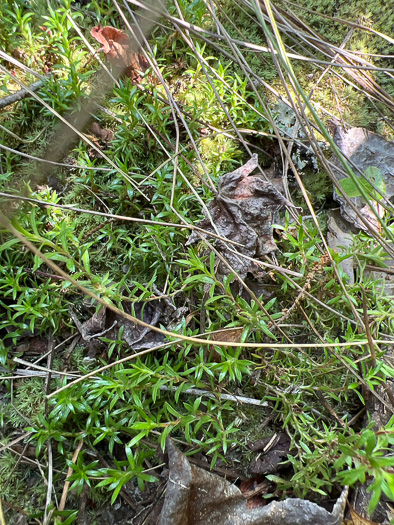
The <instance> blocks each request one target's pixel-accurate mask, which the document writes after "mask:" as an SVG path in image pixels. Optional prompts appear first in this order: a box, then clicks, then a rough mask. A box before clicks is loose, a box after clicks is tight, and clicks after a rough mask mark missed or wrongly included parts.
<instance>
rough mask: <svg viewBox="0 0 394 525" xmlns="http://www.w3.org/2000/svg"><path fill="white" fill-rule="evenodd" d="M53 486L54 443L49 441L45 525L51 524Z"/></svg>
mask: <svg viewBox="0 0 394 525" xmlns="http://www.w3.org/2000/svg"><path fill="white" fill-rule="evenodd" d="M52 486H53V457H52V441H51V439H50V438H49V439H48V485H47V497H46V501H45V513H44V516H45V519H44V525H49V524H50V523H51V519H52V514H53V509H51V510H49V507H50V505H51V502H52Z"/></svg>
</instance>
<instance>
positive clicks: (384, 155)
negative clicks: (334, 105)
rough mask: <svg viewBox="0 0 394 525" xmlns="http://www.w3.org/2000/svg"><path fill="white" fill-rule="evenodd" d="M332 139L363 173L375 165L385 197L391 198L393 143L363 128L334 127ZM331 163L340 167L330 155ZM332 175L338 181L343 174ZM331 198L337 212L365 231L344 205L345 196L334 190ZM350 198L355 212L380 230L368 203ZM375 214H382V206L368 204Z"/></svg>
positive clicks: (349, 208) (393, 177)
mask: <svg viewBox="0 0 394 525" xmlns="http://www.w3.org/2000/svg"><path fill="white" fill-rule="evenodd" d="M334 142H335V143H336V145H337V146H338V147H339V148H340V150H341V151H342V153H344V154H345V155H346V156H347V157H349V158H350V160H351V161H352V163H353V164H354V165H355V166H356V167H357V168H358V169H359V170H360V171H361V172H362V173H364V172H365V170H366V169H367V168H370V167H375V168H378V169H379V170H380V173H381V175H382V177H383V179H384V182H385V186H386V194H385V196H386V198H388V199H391V197H393V195H394V176H393V175H394V171H393V165H394V142H392V141H388V140H386V139H385V138H384V137H382V136H380V135H378V134H377V133H372V132H371V131H368V130H366V129H364V128H350V129H349V130H348V131H345V130H344V129H342V128H341V127H340V126H337V127H336V130H335V134H334ZM332 162H333V164H334V165H335V166H337V167H338V168H340V167H341V166H342V165H341V162H340V161H339V159H338V158H337V157H335V156H333V158H332ZM333 171H334V175H335V177H336V179H337V180H338V181H340V180H342V179H343V178H344V177H346V175H345V174H343V173H342V172H340V171H338V170H337V169H334V170H333ZM334 199H335V200H336V201H337V202H339V204H340V206H341V215H342V217H343V218H344V219H345V220H346V221H348V222H349V223H350V224H352V225H353V226H356V227H357V228H359V229H361V230H364V231H366V232H367V233H368V231H369V230H368V228H367V227H366V226H365V224H364V223H363V222H362V221H361V220H360V218H359V217H358V214H357V213H356V212H355V211H354V210H353V209H352V208H351V207H350V206H349V205H348V204H347V202H346V201H345V199H344V198H343V197H342V196H341V195H339V193H337V192H336V191H335V190H334ZM350 201H351V202H352V203H353V204H354V205H355V207H356V208H357V209H358V213H359V214H361V215H363V216H364V218H365V219H366V220H367V222H369V223H370V225H371V227H372V228H373V229H374V230H376V229H377V228H378V229H380V224H379V221H378V220H377V218H376V217H375V215H374V213H373V212H372V211H371V209H370V206H366V205H365V201H364V200H363V199H362V198H361V197H352V198H350ZM372 205H373V206H374V208H375V210H376V211H377V212H378V214H379V216H382V214H383V213H384V209H383V207H382V206H380V205H379V204H378V203H377V202H376V201H375V202H373V203H372Z"/></svg>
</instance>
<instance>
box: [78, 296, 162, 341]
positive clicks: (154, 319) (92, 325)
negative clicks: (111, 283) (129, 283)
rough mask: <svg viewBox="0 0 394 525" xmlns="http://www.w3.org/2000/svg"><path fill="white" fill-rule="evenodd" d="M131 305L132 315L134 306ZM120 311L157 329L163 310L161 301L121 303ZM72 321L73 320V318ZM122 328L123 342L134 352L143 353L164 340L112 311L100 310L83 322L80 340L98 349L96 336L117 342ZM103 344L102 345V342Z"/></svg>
mask: <svg viewBox="0 0 394 525" xmlns="http://www.w3.org/2000/svg"><path fill="white" fill-rule="evenodd" d="M133 305H134V312H133V309H132V307H133ZM123 309H124V311H125V312H126V313H128V314H131V315H133V316H135V317H137V319H140V320H142V321H145V322H146V323H149V324H150V325H153V326H157V324H158V323H159V319H160V316H161V314H162V311H163V306H162V302H161V301H155V303H154V304H153V302H150V303H138V302H136V303H134V304H133V303H131V302H124V303H123ZM74 321H75V319H74ZM121 326H123V333H122V339H123V341H125V342H126V343H127V344H128V345H129V346H130V348H132V349H133V350H143V349H147V348H152V347H154V346H157V345H159V344H160V343H162V342H163V341H164V336H163V335H162V334H160V333H158V332H154V331H153V330H151V329H150V328H146V327H144V326H140V325H137V324H135V323H133V322H132V321H129V320H128V319H125V318H124V317H122V316H120V315H116V314H115V313H114V312H112V310H107V308H105V307H104V308H101V309H100V310H99V311H98V312H97V313H95V314H94V315H93V316H92V317H91V318H90V319H88V320H87V321H85V322H84V323H82V325H80V327H79V331H80V333H81V335H82V338H83V339H84V341H86V342H87V343H93V345H90V346H100V341H99V339H98V338H99V337H106V338H107V339H112V340H116V339H118V333H119V329H120V327H121ZM101 345H102V343H101Z"/></svg>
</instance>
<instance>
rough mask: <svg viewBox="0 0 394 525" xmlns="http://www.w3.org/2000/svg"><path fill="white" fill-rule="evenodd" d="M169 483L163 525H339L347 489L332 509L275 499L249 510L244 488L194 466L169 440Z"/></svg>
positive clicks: (161, 519) (313, 504)
mask: <svg viewBox="0 0 394 525" xmlns="http://www.w3.org/2000/svg"><path fill="white" fill-rule="evenodd" d="M167 451H168V463H169V482H168V486H167V491H166V495H165V499H164V504H163V507H162V510H161V514H160V521H159V523H160V525H170V523H171V524H173V525H181V524H183V523H189V524H190V525H200V524H201V525H202V524H203V523H217V524H218V525H234V524H238V523H239V524H241V523H242V524H247V525H297V524H300V525H301V524H303V525H308V524H310V525H340V524H341V523H342V519H343V513H344V509H345V505H346V498H347V493H348V490H347V488H346V489H344V490H343V492H342V494H341V496H340V497H339V499H338V501H337V502H336V503H335V505H334V508H333V510H332V512H327V511H326V510H325V509H323V508H321V507H319V506H318V505H316V504H315V503H310V502H309V501H303V500H300V499H287V500H286V501H284V502H273V503H270V504H268V505H267V506H265V507H262V508H258V509H247V504H246V499H245V498H244V497H243V495H242V493H241V491H240V490H239V489H238V488H237V487H235V486H234V485H233V484H231V483H229V482H228V481H226V480H224V479H222V478H219V477H218V476H217V475H215V474H212V473H211V472H207V471H206V470H202V469H201V468H199V467H196V466H195V465H191V464H190V463H189V462H188V460H187V458H186V457H185V456H184V455H183V454H182V453H181V452H179V450H177V448H176V447H175V446H174V444H173V443H172V442H171V440H168V441H167Z"/></svg>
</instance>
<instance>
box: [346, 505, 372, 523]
mask: <svg viewBox="0 0 394 525" xmlns="http://www.w3.org/2000/svg"><path fill="white" fill-rule="evenodd" d="M349 509H350V516H351V517H352V524H353V525H379V524H378V523H376V522H374V521H371V520H368V519H367V518H363V517H362V516H360V514H358V513H357V512H356V511H355V510H354V509H353V508H352V507H351V506H350V505H349Z"/></svg>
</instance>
